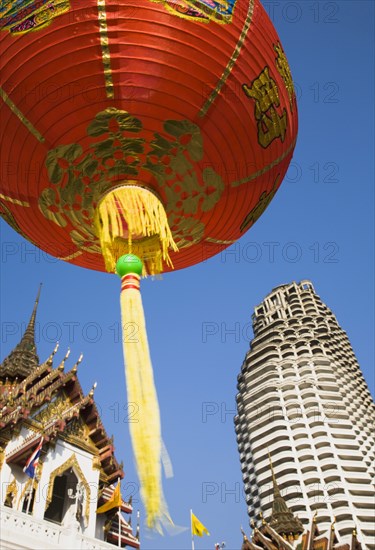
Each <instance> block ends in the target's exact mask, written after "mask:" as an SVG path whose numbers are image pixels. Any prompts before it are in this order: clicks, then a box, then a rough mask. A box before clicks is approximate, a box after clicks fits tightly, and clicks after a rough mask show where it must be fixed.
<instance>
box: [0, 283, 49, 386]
mask: <svg viewBox="0 0 375 550" xmlns="http://www.w3.org/2000/svg"><path fill="white" fill-rule="evenodd" d="M40 290H41V286H40V287H39V291H38V295H37V297H36V300H35V304H34V309H33V312H32V314H31V317H30V321H29V324H28V325H27V328H26V330H25V334H24V335H23V337H22V339H21V341H20V342H19V344H17V346H16V347H15V348H14V350H12V351H11V353H10V354H9V355H8V357H6V359H4V361H3V362H2V364H1V365H0V379H4V380H9V381H14V380H23V379H24V378H26V377H27V376H28V375H29V374H31V373H32V372H33V371H34V370H35V369H36V368H37V367H38V365H39V357H38V354H37V352H36V345H35V319H36V312H37V308H38V303H39V297H40Z"/></svg>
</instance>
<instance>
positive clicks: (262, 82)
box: [242, 67, 287, 148]
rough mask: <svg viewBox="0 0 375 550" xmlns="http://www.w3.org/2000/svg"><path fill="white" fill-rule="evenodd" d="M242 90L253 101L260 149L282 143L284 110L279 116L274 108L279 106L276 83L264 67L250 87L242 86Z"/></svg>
mask: <svg viewBox="0 0 375 550" xmlns="http://www.w3.org/2000/svg"><path fill="white" fill-rule="evenodd" d="M242 89H243V91H244V92H245V94H246V95H247V97H250V98H251V99H255V110H254V113H255V118H256V120H257V121H258V124H257V126H258V142H259V144H260V145H261V146H262V147H264V148H265V147H268V146H269V145H270V143H271V142H272V141H273V140H274V139H276V138H280V139H281V141H284V138H285V132H286V120H287V119H286V110H285V109H283V110H282V114H281V115H280V114H279V112H278V111H277V109H276V107H279V106H280V99H279V91H278V89H277V85H276V82H275V81H274V80H273V78H271V76H270V74H269V68H268V67H265V68H264V69H263V71H262V72H261V73H260V74H259V76H258V77H257V78H256V79H255V80H253V82H252V83H251V85H250V86H248V85H247V84H243V85H242Z"/></svg>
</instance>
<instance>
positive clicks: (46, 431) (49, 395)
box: [0, 289, 139, 548]
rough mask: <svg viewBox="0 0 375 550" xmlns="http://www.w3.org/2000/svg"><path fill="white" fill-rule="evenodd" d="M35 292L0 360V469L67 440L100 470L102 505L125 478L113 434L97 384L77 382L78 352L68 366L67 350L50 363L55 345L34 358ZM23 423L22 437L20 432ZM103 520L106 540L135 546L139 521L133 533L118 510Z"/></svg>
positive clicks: (128, 509)
mask: <svg viewBox="0 0 375 550" xmlns="http://www.w3.org/2000/svg"><path fill="white" fill-rule="evenodd" d="M39 297H40V289H39V292H38V295H37V298H36V300H35V304H34V307H33V311H32V314H31V318H30V321H29V323H28V325H27V328H26V330H25V332H24V334H23V336H22V338H21V340H20V342H19V343H18V344H17V345H16V346H15V348H14V349H13V350H12V351H11V352H10V353H9V355H8V356H7V357H6V359H5V360H4V361H3V362H2V364H1V365H0V468H1V465H2V464H4V463H5V464H7V465H8V466H9V467H10V468H14V467H16V469H17V468H18V470H17V471H22V470H20V468H21V469H22V468H24V466H25V464H26V462H27V460H28V459H29V457H30V456H31V453H32V452H33V451H34V450H35V448H36V446H37V444H38V443H39V442H40V441H42V451H41V458H42V462H43V459H44V457H46V456H47V454H48V453H50V451H51V449H54V448H55V446H56V443H57V441H60V442H63V444H66V443H67V444H69V445H70V446H69V448H70V449H71V448H72V447H73V448H75V449H82V450H83V451H86V455H85V456H91V457H92V468H93V469H94V470H98V471H99V476H98V480H99V481H98V487H99V491H98V502H97V507H101V506H103V505H105V504H106V503H107V502H108V501H109V500H111V497H112V495H113V491H114V488H115V485H114V484H115V483H116V482H118V481H119V480H120V479H122V478H123V477H124V471H123V465H122V463H119V462H118V461H117V459H116V457H115V454H114V450H115V448H114V442H113V437H110V436H109V435H108V434H107V432H106V430H105V428H104V426H103V423H102V421H101V418H100V414H99V412H98V408H97V406H96V404H95V401H94V393H95V387H96V383H95V384H94V385H93V387H92V388H91V390H90V391H89V392H88V393H87V394H85V393H84V392H83V390H82V387H81V385H80V383H79V380H78V367H79V365H80V363H81V361H82V355H81V356H80V357H79V358H78V359H77V360H76V362H75V363H74V364H72V365H71V367H70V368H69V369H68V368H66V365H67V364H68V358H69V355H70V350H68V351H67V352H66V354H65V357H64V358H63V359H62V360H61V361H60V362H59V364H57V365H54V361H55V355H56V353H57V351H58V345H56V346H55V349H54V350H53V351H52V352H51V354H50V356H49V357H48V358H47V359H46V360H45V361H44V362H42V363H40V362H39V358H38V354H37V350H36V345H35V321H36V315H37V309H38V303H39ZM24 428H26V430H23V432H22V433H24V434H25V436H24V437H19V434H20V433H21V430H22V429H24ZM41 437H42V439H41ZM6 449H7V450H6ZM5 450H6V452H5ZM49 456H50V455H49ZM72 464H73V463H72ZM64 471H65V470H64ZM14 483H16V481H13V484H14ZM51 487H52V486H51ZM8 492H9V491H8ZM121 512H123V513H125V514H129V516H130V515H131V514H132V512H133V507H132V504H131V502H125V501H124V500H122V504H121ZM15 513H17V512H15ZM104 519H105V522H104V527H103V529H104V533H105V536H106V540H107V541H108V542H110V543H111V544H115V545H116V546H117V543H118V540H119V537H121V546H124V545H126V546H132V547H134V548H139V525H138V528H137V533H136V535H133V533H132V528H131V523H130V522H131V520H130V519H129V521H126V520H125V519H124V518H123V517H122V515H121V514H119V512H118V509H111V510H109V511H106V512H105V517H104ZM119 522H120V523H121V525H119ZM119 533H120V534H119ZM77 547H78V546H77ZM98 547H99V546H98Z"/></svg>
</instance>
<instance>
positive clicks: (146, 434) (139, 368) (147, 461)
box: [121, 275, 171, 531]
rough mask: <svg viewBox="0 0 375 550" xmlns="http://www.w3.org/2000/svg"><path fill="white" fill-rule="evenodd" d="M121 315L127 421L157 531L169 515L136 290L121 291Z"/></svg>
mask: <svg viewBox="0 0 375 550" xmlns="http://www.w3.org/2000/svg"><path fill="white" fill-rule="evenodd" d="M125 277H126V276H125ZM125 277H124V278H123V279H125ZM132 277H136V276H135V275H132ZM121 316H122V326H123V327H129V326H132V327H133V328H134V330H132V334H133V335H132V336H131V337H129V335H128V334H129V331H126V332H127V334H125V333H124V335H123V348H124V356H125V374H126V385H127V395H128V403H131V404H134V406H135V407H136V408H137V412H138V414H137V416H136V418H135V419H134V420H135V421H134V422H130V423H129V426H130V435H131V438H132V444H133V450H134V455H135V460H136V466H137V471H138V476H139V479H140V484H141V496H142V500H143V502H144V505H145V508H146V514H147V525H148V527H150V528H156V529H158V530H159V531H160V524H159V520H161V521H162V520H163V519H169V520H170V517H169V514H168V510H167V506H166V504H165V501H164V498H163V492H162V485H161V447H162V443H161V428H160V413H159V405H158V399H157V395H156V389H155V383H154V376H153V371H152V365H151V358H150V352H149V347H148V341H147V333H146V323H145V318H144V312H143V305H142V299H141V294H140V292H139V290H136V289H134V288H126V289H124V290H122V292H121ZM129 323H131V324H132V325H129ZM170 521H171V520H170Z"/></svg>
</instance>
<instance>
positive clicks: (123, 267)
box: [116, 254, 143, 277]
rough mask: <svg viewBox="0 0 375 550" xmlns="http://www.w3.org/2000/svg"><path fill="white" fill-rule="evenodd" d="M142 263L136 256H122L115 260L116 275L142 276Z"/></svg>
mask: <svg viewBox="0 0 375 550" xmlns="http://www.w3.org/2000/svg"><path fill="white" fill-rule="evenodd" d="M142 271H143V263H142V260H141V259H140V258H138V256H135V255H134V254H124V256H121V258H119V259H118V260H117V263H116V272H117V275H119V276H120V277H123V276H124V275H128V273H136V274H137V275H142Z"/></svg>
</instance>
